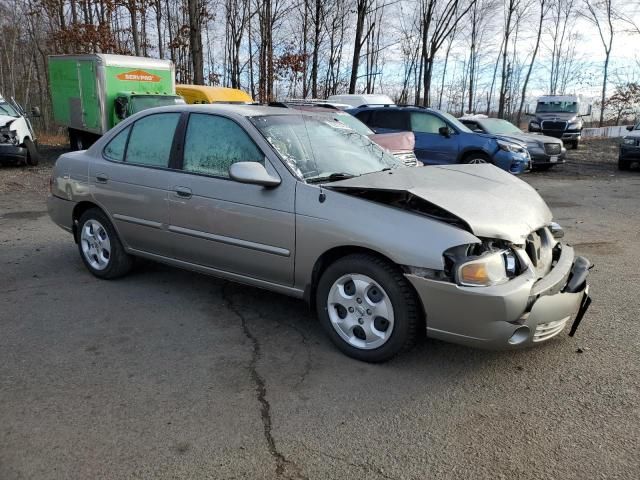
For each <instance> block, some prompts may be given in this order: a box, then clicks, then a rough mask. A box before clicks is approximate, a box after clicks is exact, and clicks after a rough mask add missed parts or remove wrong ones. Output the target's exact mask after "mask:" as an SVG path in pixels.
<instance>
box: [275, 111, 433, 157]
mask: <svg viewBox="0 0 640 480" xmlns="http://www.w3.org/2000/svg"><path fill="white" fill-rule="evenodd" d="M271 105H274V106H282V107H287V108H295V109H296V110H302V111H305V112H310V113H314V114H316V115H319V116H321V117H324V118H330V119H332V120H335V121H337V122H340V124H343V125H345V126H347V127H348V128H351V129H352V130H353V131H355V132H356V133H359V134H360V135H365V136H367V137H369V138H370V139H371V140H373V141H374V142H375V143H377V144H378V145H380V146H381V147H382V148H384V149H386V150H388V151H389V152H390V153H391V154H392V155H393V156H394V157H396V158H397V159H398V160H400V161H402V163H404V164H405V165H406V166H407V167H422V166H423V164H422V162H420V161H418V159H417V158H416V155H415V153H414V152H413V149H414V147H415V143H416V139H415V137H414V135H413V133H412V132H392V133H375V132H374V131H373V130H371V129H370V128H369V127H367V126H366V125H365V124H364V123H362V122H361V121H360V120H358V119H357V118H356V117H354V116H353V115H349V114H348V113H346V112H343V111H342V110H340V109H339V108H338V107H335V106H334V105H333V104H328V103H319V102H313V103H307V102H304V101H301V100H292V101H288V102H274V103H272V104H271Z"/></svg>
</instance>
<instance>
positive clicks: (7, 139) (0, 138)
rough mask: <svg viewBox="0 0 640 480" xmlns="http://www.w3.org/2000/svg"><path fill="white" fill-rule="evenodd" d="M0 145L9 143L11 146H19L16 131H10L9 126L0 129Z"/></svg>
mask: <svg viewBox="0 0 640 480" xmlns="http://www.w3.org/2000/svg"><path fill="white" fill-rule="evenodd" d="M0 143H8V144H10V145H17V144H18V137H17V134H16V131H15V130H9V125H5V126H4V127H0Z"/></svg>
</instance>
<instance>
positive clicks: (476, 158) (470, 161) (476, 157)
mask: <svg viewBox="0 0 640 480" xmlns="http://www.w3.org/2000/svg"><path fill="white" fill-rule="evenodd" d="M462 163H466V164H467V165H480V164H483V163H491V159H490V158H489V157H488V156H487V155H485V154H483V153H470V154H469V155H467V156H466V157H464V159H463V160H462Z"/></svg>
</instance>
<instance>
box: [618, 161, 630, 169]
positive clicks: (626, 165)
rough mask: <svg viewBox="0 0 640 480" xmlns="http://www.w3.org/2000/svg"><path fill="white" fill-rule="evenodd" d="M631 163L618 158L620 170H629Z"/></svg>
mask: <svg viewBox="0 0 640 480" xmlns="http://www.w3.org/2000/svg"><path fill="white" fill-rule="evenodd" d="M630 166H631V164H630V162H627V161H626V160H623V159H622V158H618V170H629V168H630Z"/></svg>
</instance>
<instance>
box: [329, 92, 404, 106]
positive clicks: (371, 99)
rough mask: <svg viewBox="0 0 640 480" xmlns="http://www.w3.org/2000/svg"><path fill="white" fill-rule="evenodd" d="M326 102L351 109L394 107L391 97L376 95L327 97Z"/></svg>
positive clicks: (351, 94)
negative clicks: (371, 106)
mask: <svg viewBox="0 0 640 480" xmlns="http://www.w3.org/2000/svg"><path fill="white" fill-rule="evenodd" d="M327 102H329V103H342V104H347V105H351V106H352V107H361V106H363V105H395V102H394V101H393V100H391V97H389V96H387V95H380V94H377V93H363V94H361V95H358V94H353V93H348V94H342V95H329V96H328V97H327Z"/></svg>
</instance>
